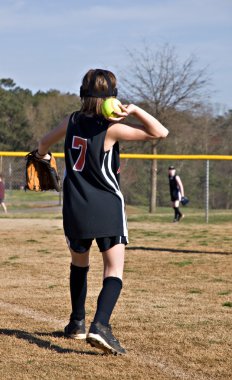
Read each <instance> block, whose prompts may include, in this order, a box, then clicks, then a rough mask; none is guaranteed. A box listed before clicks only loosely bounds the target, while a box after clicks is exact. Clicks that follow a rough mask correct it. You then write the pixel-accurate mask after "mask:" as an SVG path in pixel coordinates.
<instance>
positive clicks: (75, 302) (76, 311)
mask: <svg viewBox="0 0 232 380" xmlns="http://www.w3.org/2000/svg"><path fill="white" fill-rule="evenodd" d="M88 270H89V267H84V268H82V267H77V266H75V265H73V264H71V266H70V295H71V303H72V313H71V315H70V320H71V321H72V320H74V319H76V320H78V321H81V320H82V319H84V318H85V300H86V294H87V273H88Z"/></svg>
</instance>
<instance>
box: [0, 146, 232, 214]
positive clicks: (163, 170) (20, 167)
mask: <svg viewBox="0 0 232 380" xmlns="http://www.w3.org/2000/svg"><path fill="white" fill-rule="evenodd" d="M231 159H232V158H230V159H227V160H210V161H208V160H206V159H205V160H202V159H199V160H192V159H191V160H187V159H182V160H181V159H173V158H171V156H170V159H169V158H165V160H162V159H160V160H157V173H156V175H157V196H156V198H157V206H159V207H169V206H170V196H169V186H168V166H169V165H175V167H176V169H177V173H178V174H179V175H180V177H181V179H182V182H183V184H184V187H185V194H186V195H187V196H188V197H189V198H190V204H189V207H191V208H195V209H198V208H201V209H204V208H205V207H206V202H208V207H209V208H211V209H225V210H231V209H232V160H231ZM56 162H57V167H58V172H59V175H60V178H61V181H62V180H63V175H64V170H65V161H64V158H63V157H56ZM151 162H152V161H151V159H131V158H124V157H123V158H122V159H121V188H122V192H123V194H124V197H125V201H126V203H127V204H131V205H135V206H146V207H147V209H148V206H149V202H150V197H151V187H150V183H151V178H150V177H151V174H150V173H151ZM25 163H26V161H25V156H22V157H18V156H16V157H15V156H13V152H12V153H11V155H10V156H7V155H1V152H0V173H2V176H3V181H4V184H5V190H6V201H7V199H8V203H12V204H11V205H10V206H11V207H12V208H16V207H17V206H18V205H17V204H18V203H19V204H21V203H22V199H23V196H22V194H23V192H24V191H23V190H24V186H25ZM18 191H21V193H20V192H18ZM17 193H18V194H20V196H16V194H17ZM27 193H33V192H29V191H28V192H27ZM49 193H51V195H50V198H49V196H48V194H47V195H41V196H38V195H37V194H38V193H36V196H35V195H30V197H31V199H32V198H33V202H32V204H31V208H33V205H34V207H36V204H41V202H44V204H47V205H48V204H49V205H50V206H51V205H52V204H54V205H59V206H61V203H62V194H61V193H60V194H58V193H56V192H49ZM207 194H208V195H207ZM207 196H208V200H207V199H206V197H207ZM49 199H50V200H49ZM45 200H46V201H45Z"/></svg>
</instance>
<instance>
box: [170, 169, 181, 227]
mask: <svg viewBox="0 0 232 380" xmlns="http://www.w3.org/2000/svg"><path fill="white" fill-rule="evenodd" d="M168 178H169V188H170V196H171V201H172V207H173V209H174V219H173V222H179V221H180V220H181V218H184V214H182V213H181V212H180V209H179V206H180V201H181V198H182V197H184V186H183V183H182V181H181V179H180V177H179V176H178V175H176V169H175V167H174V166H169V168H168Z"/></svg>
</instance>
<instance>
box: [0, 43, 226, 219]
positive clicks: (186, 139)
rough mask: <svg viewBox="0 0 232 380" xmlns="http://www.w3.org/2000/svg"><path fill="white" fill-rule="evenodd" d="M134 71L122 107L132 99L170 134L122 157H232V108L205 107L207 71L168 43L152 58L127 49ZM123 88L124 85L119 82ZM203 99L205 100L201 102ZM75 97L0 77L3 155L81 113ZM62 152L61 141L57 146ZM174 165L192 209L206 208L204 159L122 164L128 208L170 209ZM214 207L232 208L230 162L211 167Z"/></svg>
mask: <svg viewBox="0 0 232 380" xmlns="http://www.w3.org/2000/svg"><path fill="white" fill-rule="evenodd" d="M129 55H130V57H131V59H132V64H131V66H130V72H129V73H125V72H124V76H123V75H122V77H121V82H122V83H123V84H124V87H123V86H122V87H121V88H120V87H119V90H120V92H121V95H122V96H121V100H123V102H125V103H128V102H134V103H136V104H138V105H140V106H141V107H143V108H144V109H145V110H147V111H148V112H150V113H151V114H152V115H153V116H155V117H157V118H158V119H159V120H160V121H161V122H162V123H163V124H164V125H165V126H166V127H167V128H168V129H169V131H170V134H169V136H168V138H167V139H166V140H164V141H161V142H160V143H159V144H158V145H156V144H155V143H150V142H139V143H138V142H136V143H133V142H124V143H122V144H121V152H125V153H130V152H131V153H132V152H133V153H136V152H139V153H158V154H220V155H231V154H232V146H231V141H232V110H229V111H226V112H224V113H223V114H220V115H218V114H217V113H216V112H215V107H212V106H210V103H208V102H207V103H206V102H205V99H206V95H205V94H204V91H203V90H204V89H205V88H206V86H207V77H206V71H205V70H199V69H198V70H197V69H196V68H195V59H194V58H193V57H189V58H188V59H187V60H186V61H184V62H182V63H181V64H180V63H179V62H178V59H177V56H176V53H175V51H174V50H173V49H172V48H170V47H168V46H164V47H163V49H162V50H161V51H159V52H158V53H156V54H155V55H153V54H152V52H151V51H150V50H149V49H147V48H146V49H145V50H144V52H143V54H141V53H139V54H138V52H129ZM119 83H120V80H119ZM203 94H204V98H203ZM80 105H81V102H80V98H79V96H78V95H76V94H71V93H61V92H60V91H58V90H49V91H47V92H42V91H38V92H37V93H35V94H33V93H32V91H30V90H29V89H23V88H21V87H19V86H17V85H16V83H15V82H14V80H13V79H11V78H3V79H0V151H21V150H22V151H30V150H33V149H34V148H35V147H36V146H37V142H38V139H39V138H40V137H41V136H42V135H43V134H44V133H46V132H47V131H49V130H51V129H52V128H54V127H55V126H57V125H58V123H59V122H60V121H61V120H62V119H63V118H64V117H65V116H66V115H68V114H70V113H71V112H73V111H75V110H77V109H80ZM53 151H56V152H62V151H63V142H59V143H58V144H57V145H56V146H54V147H53ZM171 164H172V165H173V164H174V165H175V166H176V168H177V171H178V173H179V174H180V176H181V178H182V179H183V182H184V185H185V189H186V195H188V196H189V197H190V199H191V203H192V205H193V206H195V207H202V206H203V202H202V201H199V200H202V199H203V198H204V181H205V167H204V162H202V161H194V162H190V161H176V162H169V161H158V162H157V161H156V160H154V161H152V162H151V161H145V160H122V176H121V177H122V178H121V181H122V188H123V192H124V195H125V199H126V201H127V203H130V204H142V205H146V206H149V207H150V211H152V212H154V211H155V206H156V204H157V205H158V206H165V205H168V204H169V194H168V191H169V190H168V181H167V167H168V166H169V165H171ZM210 195H211V196H210V206H211V207H213V208H227V209H229V208H232V165H231V161H228V162H225V161H218V162H212V164H211V163H210Z"/></svg>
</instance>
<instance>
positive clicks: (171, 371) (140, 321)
mask: <svg viewBox="0 0 232 380" xmlns="http://www.w3.org/2000/svg"><path fill="white" fill-rule="evenodd" d="M231 227H232V225H231V224H230V223H225V224H222V225H208V226H206V225H191V224H185V223H184V222H183V223H182V224H179V225H173V224H171V223H163V224H161V223H147V222H146V223H137V222H136V223H135V222H131V223H130V224H129V228H130V231H131V234H130V236H131V237H130V245H129V246H128V248H127V254H126V263H125V275H124V287H123V291H122V295H121V298H120V300H119V303H118V305H117V307H116V309H115V311H114V314H113V316H112V320H111V323H112V326H113V330H114V332H115V335H116V336H117V337H118V338H119V340H120V341H121V343H122V345H123V346H125V347H126V349H127V352H128V353H127V355H126V356H123V357H111V356H107V357H106V356H104V355H102V354H101V353H100V351H98V350H96V349H93V348H91V347H90V346H88V345H86V344H85V342H78V341H72V340H68V339H65V338H64V337H63V335H62V331H63V326H64V325H65V323H66V322H67V320H68V316H69V313H70V300H69V289H68V282H69V280H68V277H69V263H70V259H69V254H68V250H67V247H66V243H65V240H64V237H63V231H62V221H61V220H43V219H40V220H36V219H33V220H30V219H23V220H22V219H21V220H20V219H15V220H14V219H5V220H4V219H1V220H0V230H1V242H0V251H1V259H2V260H1V266H0V269H1V282H0V286H1V301H0V306H1V321H2V324H1V334H0V339H1V355H0V358H1V371H0V377H1V378H2V379H4V380H9V379H19V380H20V379H23V380H27V379H62V380H63V379H157V380H168V379H183V380H185V379H186V380H193V379H196V380H205V379H210V380H216V379H221V380H229V379H231V357H232V355H231V354H232V342H231V336H232V334H231V320H232V308H231V307H230V306H231V302H232V278H231V259H232V255H231V253H232V252H231V245H232V244H231V243H232V238H231V229H232V228H231ZM100 287H101V256H100V254H99V253H98V251H97V249H96V246H94V247H93V250H92V255H91V270H90V272H89V285H88V299H87V324H89V323H90V322H91V319H92V317H93V314H94V309H95V305H96V299H97V296H98V293H99V290H100ZM224 304H225V305H227V306H223V305H224Z"/></svg>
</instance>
